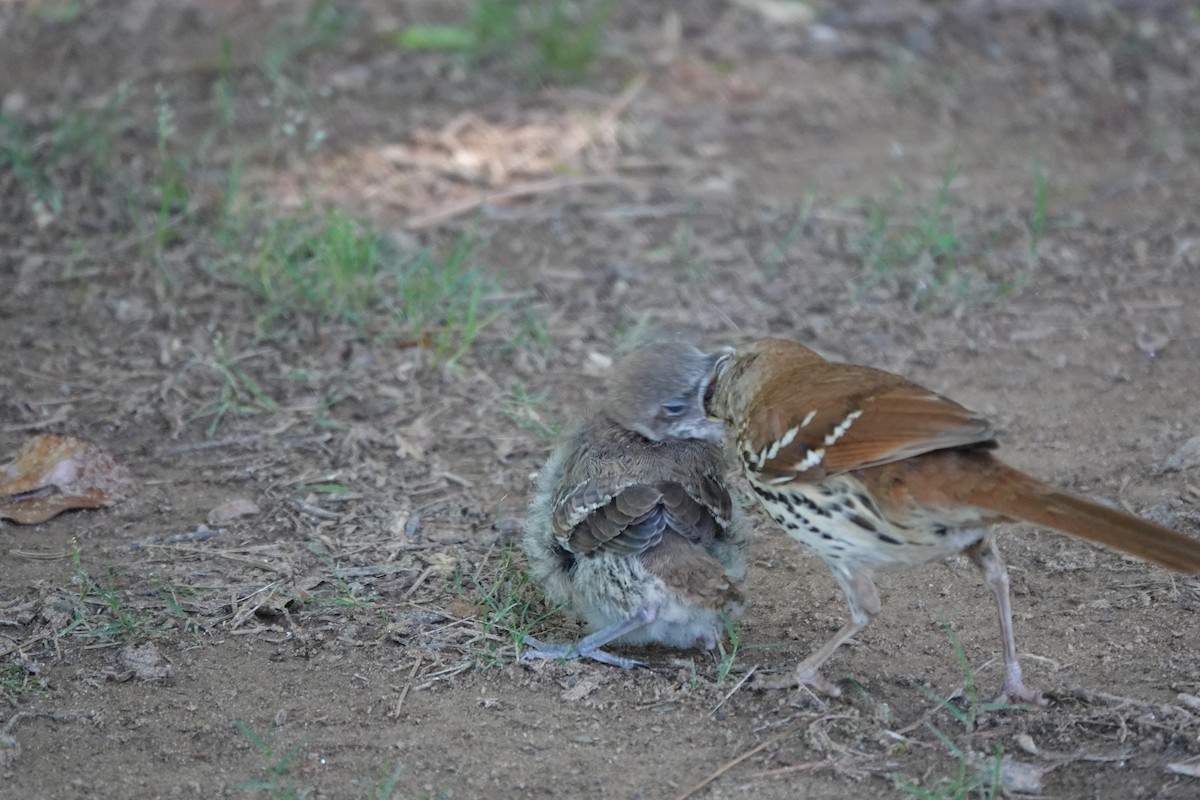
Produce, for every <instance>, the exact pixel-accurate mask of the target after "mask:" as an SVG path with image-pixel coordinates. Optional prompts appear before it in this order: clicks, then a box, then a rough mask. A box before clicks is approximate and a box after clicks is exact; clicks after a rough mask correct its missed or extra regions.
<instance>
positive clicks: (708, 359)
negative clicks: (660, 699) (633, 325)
mask: <svg viewBox="0 0 1200 800" xmlns="http://www.w3.org/2000/svg"><path fill="white" fill-rule="evenodd" d="M728 352H730V351H729V350H724V351H721V352H718V353H714V354H712V355H706V354H704V353H702V352H700V351H699V350H697V349H696V348H695V347H692V346H691V345H687V344H683V343H678V342H668V343H658V344H653V345H648V346H645V347H643V348H641V349H639V350H636V351H634V352H633V353H631V354H629V355H628V356H627V357H625V358H624V359H623V360H621V361H620V362H619V363H618V364H617V365H616V366H615V367H614V368H613V373H612V376H611V379H610V384H609V389H608V392H607V394H606V397H605V399H604V401H603V402H602V403H601V404H600V405H599V406H598V408H596V409H595V411H594V413H592V414H591V415H590V416H588V417H586V418H585V419H581V420H579V421H577V422H576V423H574V424H573V425H572V426H571V427H570V428H569V429H568V430H567V431H565V432H564V434H563V435H562V437H561V439H560V441H559V442H558V445H557V447H556V448H555V449H554V452H553V454H552V455H551V456H550V459H549V460H548V461H547V462H546V465H545V466H544V467H543V468H542V471H541V473H540V475H539V476H538V481H537V489H536V492H535V494H534V496H533V498H532V500H531V502H530V505H529V511H528V514H527V517H526V523H525V530H524V549H525V553H526V555H527V557H528V559H529V572H530V575H531V576H532V577H533V579H534V580H535V581H536V582H537V583H538V585H540V586H541V587H542V589H543V590H544V591H545V593H546V596H547V597H548V598H549V599H550V600H551V601H552V602H554V603H556V604H561V605H564V606H566V608H567V610H568V611H569V612H570V613H572V614H574V615H575V616H576V617H578V618H579V619H582V620H584V621H585V622H586V623H587V625H588V627H589V628H590V629H591V630H592V631H593V632H592V633H590V634H589V635H588V636H586V637H585V638H583V639H582V640H580V641H579V642H578V643H576V644H547V643H543V642H539V641H537V640H536V639H532V638H530V637H526V638H525V641H524V643H525V645H526V646H528V647H529V648H530V649H528V650H526V651H525V652H524V653H523V655H522V657H523V658H591V659H593V660H596V661H600V662H603V663H606V664H614V665H616V666H620V667H624V668H626V669H629V668H631V667H634V666H638V665H639V664H640V662H637V661H633V660H631V659H628V658H622V657H620V656H615V655H612V654H610V653H608V652H605V651H604V650H602V649H601V648H602V647H604V646H605V645H607V644H609V643H610V642H619V643H622V644H641V643H646V642H660V643H662V644H666V645H669V646H672V647H679V648H689V647H700V648H703V649H706V650H711V649H713V648H714V647H716V645H717V641H718V639H719V638H720V637H721V635H722V634H723V632H724V624H725V623H724V620H725V619H726V618H736V617H737V615H738V614H740V612H741V609H742V580H743V578H744V577H745V574H746V565H745V550H746V539H745V523H744V518H743V516H742V513H741V510H740V509H739V508H738V507H737V505H736V504H735V503H734V502H733V501H732V499H731V497H730V494H729V489H728V488H727V487H726V484H725V475H726V473H727V471H728V461H727V457H726V455H725V451H724V448H723V446H722V440H723V435H724V427H725V426H724V425H723V424H722V423H721V422H718V421H716V420H711V419H707V418H706V416H705V413H704V403H703V398H704V392H705V390H706V389H707V388H708V380H709V377H710V375H711V374H712V368H713V365H714V364H715V362H716V361H717V359H718V358H720V357H722V356H723V355H725V354H726V353H728Z"/></svg>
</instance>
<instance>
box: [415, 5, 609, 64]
mask: <svg viewBox="0 0 1200 800" xmlns="http://www.w3.org/2000/svg"><path fill="white" fill-rule="evenodd" d="M615 6H616V0H584V1H582V2H580V1H579V0H574V1H573V0H533V1H532V2H522V1H521V0H475V2H474V3H473V4H472V6H471V10H470V13H469V14H468V17H467V19H466V20H465V21H464V22H463V23H461V24H457V25H429V24H418V25H410V26H408V27H406V28H405V29H404V30H402V31H400V33H399V34H398V35H397V37H396V43H397V45H398V46H399V47H401V48H402V49H405V50H442V51H450V52H456V53H460V54H462V55H463V56H465V57H466V59H467V61H468V63H471V64H477V63H479V62H480V61H483V60H484V59H489V58H498V57H503V58H506V59H509V60H510V61H512V62H514V63H516V64H517V66H519V67H521V68H523V69H525V70H526V71H528V72H529V73H530V74H532V75H534V76H535V77H537V78H538V79H549V80H573V79H578V78H581V77H582V76H584V75H585V74H586V73H587V72H588V70H589V69H590V68H591V65H592V64H593V62H594V61H595V59H596V56H597V53H598V51H599V46H600V42H601V36H602V34H603V31H604V28H605V26H606V25H607V24H608V20H609V18H610V17H611V16H612V12H613V9H614V8H615Z"/></svg>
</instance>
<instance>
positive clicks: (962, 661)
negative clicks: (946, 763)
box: [896, 619, 1023, 800]
mask: <svg viewBox="0 0 1200 800" xmlns="http://www.w3.org/2000/svg"><path fill="white" fill-rule="evenodd" d="M940 625H941V627H942V630H943V631H944V632H945V633H946V636H947V638H949V640H950V644H951V646H952V647H953V648H954V655H955V658H956V659H957V660H958V666H959V669H960V671H961V672H962V676H963V686H964V694H965V697H964V700H965V701H966V702H965V708H960V707H959V706H958V705H956V704H955V703H954V702H953V701H952V700H951V699H949V698H946V697H942V696H941V695H939V694H938V693H936V692H934V691H933V690H932V689H930V688H928V687H926V686H918V688H919V689H920V690H921V692H922V693H924V694H925V696H926V697H928V698H929V699H931V700H933V701H934V702H935V703H937V704H938V708H939V709H940V710H942V711H945V712H946V713H948V714H949V715H950V717H951V718H952V719H953V720H954V721H955V722H957V723H958V724H959V726H960V727H961V728H962V732H963V735H965V736H966V737H968V739H969V737H971V736H972V735H973V734H974V733H975V731H976V727H977V725H978V722H979V718H980V716H981V715H983V714H986V713H989V712H993V711H1001V710H1011V709H1020V708H1023V706H1020V705H1015V704H1012V703H988V702H980V701H979V696H978V690H977V688H976V685H975V675H974V672H973V671H972V670H971V665H970V663H969V662H968V661H967V655H966V652H965V651H964V650H963V647H962V644H961V643H960V642H959V640H958V636H957V635H956V634H955V633H954V629H953V628H951V627H950V625H949V623H947V622H946V621H945V620H944V619H942V620H940ZM925 727H926V729H928V730H929V732H930V733H931V734H933V736H934V738H936V739H937V740H938V741H939V742H940V743H941V744H942V745H943V746H944V747H945V748H946V750H947V752H949V754H950V756H951V757H952V758H954V759H955V770H954V774H952V775H950V776H947V777H943V778H940V779H938V780H937V781H936V782H935V783H934V784H933V785H932V787H922V786H920V785H919V784H918V783H917V782H916V781H914V780H913V779H911V778H908V777H906V776H897V777H896V786H897V788H899V789H900V790H901V791H903V792H904V793H905V794H909V795H912V796H914V797H920V798H923V799H924V800H969V799H970V798H978V800H994V798H996V797H997V796H999V794H1000V791H1001V784H1000V764H1001V759H1002V758H1003V750H1002V749H1001V746H1000V743H999V742H997V743H996V745H995V749H994V751H993V754H992V756H991V757H990V758H988V759H986V761H985V760H983V759H981V758H980V757H979V756H976V755H975V754H974V753H973V752H972V751H971V749H970V746H969V745H965V744H960V743H959V742H956V741H955V740H954V738H953V737H952V736H951V735H950V734H948V733H946V732H945V731H943V730H942V729H941V728H939V727H938V726H936V725H934V724H933V723H932V722H928V721H926V722H925ZM981 762H984V763H981Z"/></svg>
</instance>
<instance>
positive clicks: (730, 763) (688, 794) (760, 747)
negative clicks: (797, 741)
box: [675, 725, 799, 800]
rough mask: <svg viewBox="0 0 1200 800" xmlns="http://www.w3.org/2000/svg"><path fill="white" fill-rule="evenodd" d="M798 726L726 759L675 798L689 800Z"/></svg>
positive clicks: (792, 731)
mask: <svg viewBox="0 0 1200 800" xmlns="http://www.w3.org/2000/svg"><path fill="white" fill-rule="evenodd" d="M798 727H799V726H798V725H793V726H792V727H790V728H788V729H787V730H785V731H781V732H780V733H777V734H775V735H774V736H772V737H771V738H770V739H767V740H765V741H762V742H759V743H758V744H756V745H755V746H754V747H752V748H750V749H749V750H747V751H746V752H744V753H742V754H741V755H740V756H738V757H737V758H734V759H732V760H730V761H726V762H725V763H724V764H722V765H721V766H720V767H718V768H717V770H716V771H715V772H713V773H712V774H711V775H709V776H708V777H707V778H705V779H704V780H702V781H700V782H699V783H697V784H696V785H695V786H693V787H692V788H690V789H688V790H687V791H686V792H684V793H683V794H681V795H679V796H678V797H676V798H675V800H687V799H688V798H689V797H691V796H692V795H694V794H695V793H696V792H698V791H700V790H701V789H703V788H704V787H705V786H708V785H709V784H710V783H712V782H713V781H715V780H716V779H717V778H719V777H721V776H722V775H724V774H725V773H726V772H728V771H729V770H731V769H733V768H734V767H736V766H737V765H738V764H740V763H742V762H743V761H745V760H746V759H748V758H751V757H753V756H754V755H755V754H756V753H759V752H761V751H762V750H765V749H766V748H768V747H770V746H771V745H773V744H775V743H776V742H778V741H779V740H780V739H782V738H783V737H785V736H787V735H788V734H790V733H794V732H795V731H796V729H797V728H798Z"/></svg>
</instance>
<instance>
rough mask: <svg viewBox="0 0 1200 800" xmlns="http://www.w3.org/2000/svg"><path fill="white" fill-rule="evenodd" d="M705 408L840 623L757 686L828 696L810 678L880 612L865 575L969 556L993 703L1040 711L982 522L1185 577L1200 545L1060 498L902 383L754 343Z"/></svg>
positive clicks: (984, 424) (979, 433) (1196, 564)
mask: <svg viewBox="0 0 1200 800" xmlns="http://www.w3.org/2000/svg"><path fill="white" fill-rule="evenodd" d="M705 402H706V407H707V410H708V411H709V413H710V414H712V415H713V416H714V417H715V418H718V419H721V420H724V421H726V422H728V423H729V425H730V427H731V429H732V432H733V436H734V437H735V438H736V449H737V453H738V456H739V460H740V461H741V465H742V468H743V471H744V472H745V474H746V477H747V478H748V479H749V482H750V485H751V488H752V489H753V490H754V492H755V494H756V495H757V496H758V499H759V501H760V502H761V503H762V506H763V507H764V508H765V509H766V511H767V513H768V514H770V515H771V517H772V518H773V519H774V520H775V521H776V522H777V523H779V525H780V526H782V527H783V528H784V530H785V531H786V532H787V534H788V535H789V536H791V537H792V538H793V539H795V540H796V541H798V542H800V543H801V544H803V545H806V546H808V547H810V548H811V549H813V550H814V551H816V553H817V555H819V556H820V557H821V559H822V560H824V562H825V564H826V565H827V566H828V567H829V568H830V569H831V570H832V571H833V574H834V577H835V578H836V579H837V582H838V585H839V586H841V588H842V591H843V592H844V593H845V595H846V600H847V602H848V603H849V606H850V621H849V622H847V623H846V624H845V625H844V626H843V627H842V628H841V630H839V631H838V632H837V633H836V634H834V636H833V637H832V638H831V639H830V640H829V641H828V642H826V643H825V644H824V645H822V646H821V647H820V648H819V649H818V650H817V651H816V652H815V653H813V654H812V655H811V656H809V657H808V658H806V659H805V660H804V661H802V662H801V663H800V665H799V666H798V667H797V668H796V670H795V672H794V673H793V674H792V675H790V676H788V677H786V678H784V679H782V680H775V681H764V682H762V683H761V684H760V686H761V687H762V688H785V687H790V686H801V685H808V686H812V687H814V688H817V689H820V690H824V691H826V692H827V693H831V694H837V693H838V692H837V689H836V687H834V686H832V685H831V684H830V683H828V682H827V681H825V680H824V679H823V678H822V677H821V675H820V673H819V669H820V667H821V665H822V664H824V663H825V661H826V659H828V658H829V656H830V655H832V654H833V652H834V651H835V650H837V648H838V647H839V646H840V645H841V644H842V643H843V642H845V641H846V640H847V639H849V638H850V637H852V636H853V635H854V634H855V633H857V632H858V631H860V630H862V629H863V628H864V627H866V625H867V624H868V623H869V622H870V620H871V618H872V617H874V616H875V615H876V614H877V613H878V612H879V609H880V602H879V595H878V593H877V592H876V589H875V583H874V580H873V577H874V575H875V573H876V572H877V571H880V570H904V569H909V568H911V567H915V566H917V565H919V564H924V563H926V562H928V561H933V560H935V559H941V558H945V557H947V556H952V555H955V554H957V553H961V552H965V553H966V554H967V555H968V556H969V557H970V558H971V560H972V561H973V562H974V563H975V564H976V565H977V566H979V568H980V569H982V570H983V574H984V576H985V578H986V580H987V583H988V585H989V586H990V587H991V589H992V592H993V593H994V594H995V596H996V604H997V607H998V610H999V615H1000V632H1001V635H1002V637H1003V640H1004V664H1005V677H1004V688H1003V691H1002V693H1001V696H1000V699H1002V700H1004V699H1013V698H1015V699H1020V700H1025V701H1030V702H1041V696H1040V695H1038V694H1036V693H1035V692H1032V691H1030V690H1029V689H1028V688H1027V687H1026V685H1025V682H1024V680H1023V679H1022V676H1021V666H1020V664H1019V663H1018V660H1017V649H1016V645H1015V643H1014V642H1013V632H1012V612H1011V610H1010V607H1009V592H1008V572H1007V570H1006V569H1005V566H1004V561H1003V559H1001V557H1000V553H999V551H998V550H997V549H996V543H995V535H994V532H993V530H992V527H991V526H992V524H993V523H997V522H1016V521H1020V520H1024V521H1027V522H1033V523H1037V524H1039V525H1046V526H1048V527H1051V528H1056V529H1058V530H1060V531H1063V532H1065V533H1069V534H1071V535H1074V536H1078V537H1080V538H1082V539H1086V540H1088V541H1091V542H1096V543H1098V544H1103V545H1105V546H1107V547H1111V548H1114V549H1116V550H1120V551H1122V552H1125V553H1129V554H1131V555H1134V556H1137V557H1138V558H1141V559H1143V560H1146V561H1150V562H1152V563H1155V564H1161V565H1162V566H1165V567H1168V568H1170V569H1173V570H1178V571H1179V572H1183V573H1186V574H1190V575H1196V574H1200V540H1197V539H1194V538H1191V537H1188V536H1184V535H1183V534H1180V533H1176V532H1175V531H1172V530H1169V529H1167V528H1163V527H1161V526H1159V525H1155V524H1153V523H1150V522H1146V521H1145V520H1141V519H1138V518H1137V517H1133V516H1130V515H1129V514H1124V513H1122V512H1120V511H1116V510H1114V509H1111V508H1106V507H1104V506H1100V505H1096V504H1095V503H1092V502H1089V501H1087V500H1084V499H1082V498H1080V497H1076V496H1075V495H1072V494H1068V493H1066V492H1063V491H1059V490H1058V489H1055V488H1054V487H1052V486H1049V485H1047V484H1045V483H1042V482H1041V481H1038V480H1036V479H1034V478H1032V477H1030V476H1028V475H1026V474H1024V473H1022V472H1019V471H1017V470H1015V469H1013V468H1011V467H1008V466H1006V465H1004V464H1003V463H1001V462H1000V461H999V460H997V459H996V458H995V457H993V456H992V454H991V452H990V451H991V450H992V449H993V448H995V447H996V441H995V430H994V429H993V428H992V426H991V424H990V423H989V422H988V421H987V420H986V419H984V418H983V417H982V416H980V415H979V414H976V413H974V412H972V411H969V410H967V409H966V408H964V407H962V406H960V405H959V404H958V403H955V402H954V401H952V400H948V399H946V398H945V397H942V396H940V395H938V394H936V393H934V392H931V391H929V390H928V389H925V388H922V387H921V386H918V385H917V384H915V383H912V382H911V381H908V380H905V379H904V378H902V377H900V376H898V375H894V374H891V373H889V372H884V371H881V370H877V369H871V368H869V367H861V366H854V365H850V364H838V363H833V362H830V361H826V360H825V359H824V358H822V357H821V356H819V355H817V354H816V353H814V352H813V351H811V350H809V349H808V348H806V347H803V346H801V345H799V344H797V343H795V342H791V341H786V340H782V339H763V340H761V341H757V342H754V343H752V344H750V345H747V346H745V347H742V348H740V349H739V350H738V351H737V352H736V353H734V354H732V355H730V356H726V357H724V358H722V359H720V360H719V361H718V362H717V365H716V368H715V377H714V379H713V380H712V381H711V382H710V384H709V387H708V392H707V396H706V398H705Z"/></svg>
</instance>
